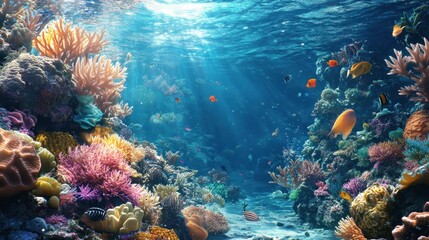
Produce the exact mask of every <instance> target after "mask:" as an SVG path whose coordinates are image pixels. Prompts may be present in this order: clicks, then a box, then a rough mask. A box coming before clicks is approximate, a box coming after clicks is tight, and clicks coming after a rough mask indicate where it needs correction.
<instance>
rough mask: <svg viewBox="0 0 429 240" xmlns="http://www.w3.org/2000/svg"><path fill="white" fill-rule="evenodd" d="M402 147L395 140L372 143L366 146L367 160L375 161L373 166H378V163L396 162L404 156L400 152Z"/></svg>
mask: <svg viewBox="0 0 429 240" xmlns="http://www.w3.org/2000/svg"><path fill="white" fill-rule="evenodd" d="M402 151H403V148H402V146H401V145H400V144H398V143H396V142H389V141H388V142H381V143H378V144H375V145H372V146H371V147H369V148H368V155H369V160H371V162H375V164H376V165H374V167H378V165H379V164H381V163H385V162H390V163H396V162H398V161H399V160H401V159H403V158H404V155H403V153H402Z"/></svg>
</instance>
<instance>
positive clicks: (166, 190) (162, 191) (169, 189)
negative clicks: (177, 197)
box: [153, 184, 179, 200]
mask: <svg viewBox="0 0 429 240" xmlns="http://www.w3.org/2000/svg"><path fill="white" fill-rule="evenodd" d="M177 191H179V187H178V186H175V185H171V184H167V185H163V184H157V185H155V186H154V187H153V192H154V193H155V194H156V195H158V196H159V199H160V200H162V199H164V198H165V197H167V196H169V195H171V194H175V193H177Z"/></svg>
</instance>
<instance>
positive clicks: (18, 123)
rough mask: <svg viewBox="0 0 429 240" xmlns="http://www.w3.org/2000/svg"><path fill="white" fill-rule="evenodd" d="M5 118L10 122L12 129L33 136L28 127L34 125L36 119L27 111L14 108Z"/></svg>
mask: <svg viewBox="0 0 429 240" xmlns="http://www.w3.org/2000/svg"><path fill="white" fill-rule="evenodd" d="M7 118H8V119H9V121H10V123H11V128H12V129H16V130H18V131H19V132H22V133H25V134H27V135H30V136H31V137H34V133H33V132H32V131H31V130H30V129H31V128H33V127H35V126H36V123H37V119H36V117H35V116H33V115H31V114H30V113H28V112H22V111H19V110H15V111H13V112H9V113H8V115H7Z"/></svg>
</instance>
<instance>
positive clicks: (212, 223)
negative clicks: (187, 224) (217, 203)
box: [182, 205, 229, 234]
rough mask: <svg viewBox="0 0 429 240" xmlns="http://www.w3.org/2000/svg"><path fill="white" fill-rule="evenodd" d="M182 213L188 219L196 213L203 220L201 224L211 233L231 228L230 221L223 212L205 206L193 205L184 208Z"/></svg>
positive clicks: (222, 231)
mask: <svg viewBox="0 0 429 240" xmlns="http://www.w3.org/2000/svg"><path fill="white" fill-rule="evenodd" d="M182 214H183V215H184V216H185V217H186V219H188V220H189V219H191V217H192V216H194V215H196V216H198V217H199V218H200V219H201V220H202V223H201V224H200V225H201V226H202V227H204V228H205V229H206V230H207V232H209V233H215V234H216V233H225V232H227V231H228V229H229V227H228V222H227V221H226V219H225V217H224V216H223V215H222V214H219V213H215V212H212V211H210V210H208V209H205V208H203V207H197V206H193V205H191V206H188V207H186V208H185V209H183V210H182Z"/></svg>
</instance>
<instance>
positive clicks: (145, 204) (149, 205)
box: [139, 187, 161, 225]
mask: <svg viewBox="0 0 429 240" xmlns="http://www.w3.org/2000/svg"><path fill="white" fill-rule="evenodd" d="M139 207H140V208H141V209H142V211H143V222H148V223H149V224H151V225H155V224H157V223H158V220H159V218H160V216H161V208H160V202H159V196H157V195H156V194H153V193H152V192H150V191H149V190H147V189H146V188H145V187H143V192H142V195H141V197H140V201H139Z"/></svg>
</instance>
